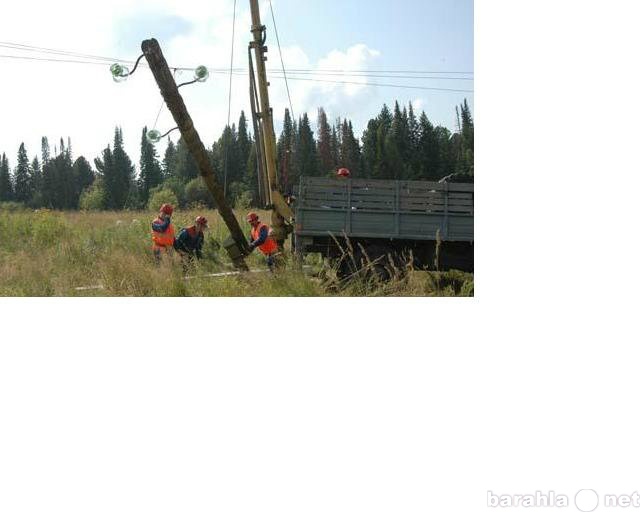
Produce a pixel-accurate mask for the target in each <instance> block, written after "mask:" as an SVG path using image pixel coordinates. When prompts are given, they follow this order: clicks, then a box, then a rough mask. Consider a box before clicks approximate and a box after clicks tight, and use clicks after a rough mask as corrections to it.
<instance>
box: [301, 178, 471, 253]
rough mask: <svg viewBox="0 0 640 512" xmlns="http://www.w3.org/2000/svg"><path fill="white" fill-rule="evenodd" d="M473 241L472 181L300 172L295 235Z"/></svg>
mask: <svg viewBox="0 0 640 512" xmlns="http://www.w3.org/2000/svg"><path fill="white" fill-rule="evenodd" d="M438 231H439V232H440V238H441V240H442V241H449V242H473V184H468V183H436V182H430V181H393V180H363V179H353V180H352V179H334V178H311V177H302V178H301V181H300V187H299V193H298V197H297V201H296V226H295V234H296V236H298V237H317V236H327V235H334V236H344V235H346V236H348V237H354V238H384V239H389V240H436V233H437V232H438Z"/></svg>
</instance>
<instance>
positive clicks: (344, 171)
mask: <svg viewBox="0 0 640 512" xmlns="http://www.w3.org/2000/svg"><path fill="white" fill-rule="evenodd" d="M338 176H340V177H342V178H348V177H349V176H351V172H350V171H349V169H346V168H345V167H343V168H342V169H338Z"/></svg>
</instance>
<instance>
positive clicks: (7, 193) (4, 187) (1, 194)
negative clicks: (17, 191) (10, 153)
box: [0, 153, 13, 201]
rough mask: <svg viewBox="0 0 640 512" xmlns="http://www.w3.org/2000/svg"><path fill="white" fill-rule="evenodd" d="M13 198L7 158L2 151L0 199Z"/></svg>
mask: <svg viewBox="0 0 640 512" xmlns="http://www.w3.org/2000/svg"><path fill="white" fill-rule="evenodd" d="M12 200H13V185H12V183H11V173H10V172H9V160H7V155H5V154H4V153H2V159H0V201H12Z"/></svg>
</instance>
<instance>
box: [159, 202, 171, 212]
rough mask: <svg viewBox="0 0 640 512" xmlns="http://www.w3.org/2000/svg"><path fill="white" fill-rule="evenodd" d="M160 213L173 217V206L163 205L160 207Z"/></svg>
mask: <svg viewBox="0 0 640 512" xmlns="http://www.w3.org/2000/svg"><path fill="white" fill-rule="evenodd" d="M160 212H161V213H166V214H167V215H172V214H173V206H171V205H170V204H163V205H162V206H161V207H160Z"/></svg>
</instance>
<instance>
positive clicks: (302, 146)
mask: <svg viewBox="0 0 640 512" xmlns="http://www.w3.org/2000/svg"><path fill="white" fill-rule="evenodd" d="M299 126H300V128H299V132H298V141H297V147H296V161H297V164H298V169H297V170H298V172H299V173H300V174H299V175H300V176H317V175H318V158H317V156H316V155H317V153H316V141H315V139H314V138H313V131H312V130H311V125H310V123H309V116H308V115H307V113H306V112H305V113H304V115H303V116H302V118H301V119H300V122H299ZM296 178H297V177H296ZM296 181H297V180H296Z"/></svg>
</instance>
